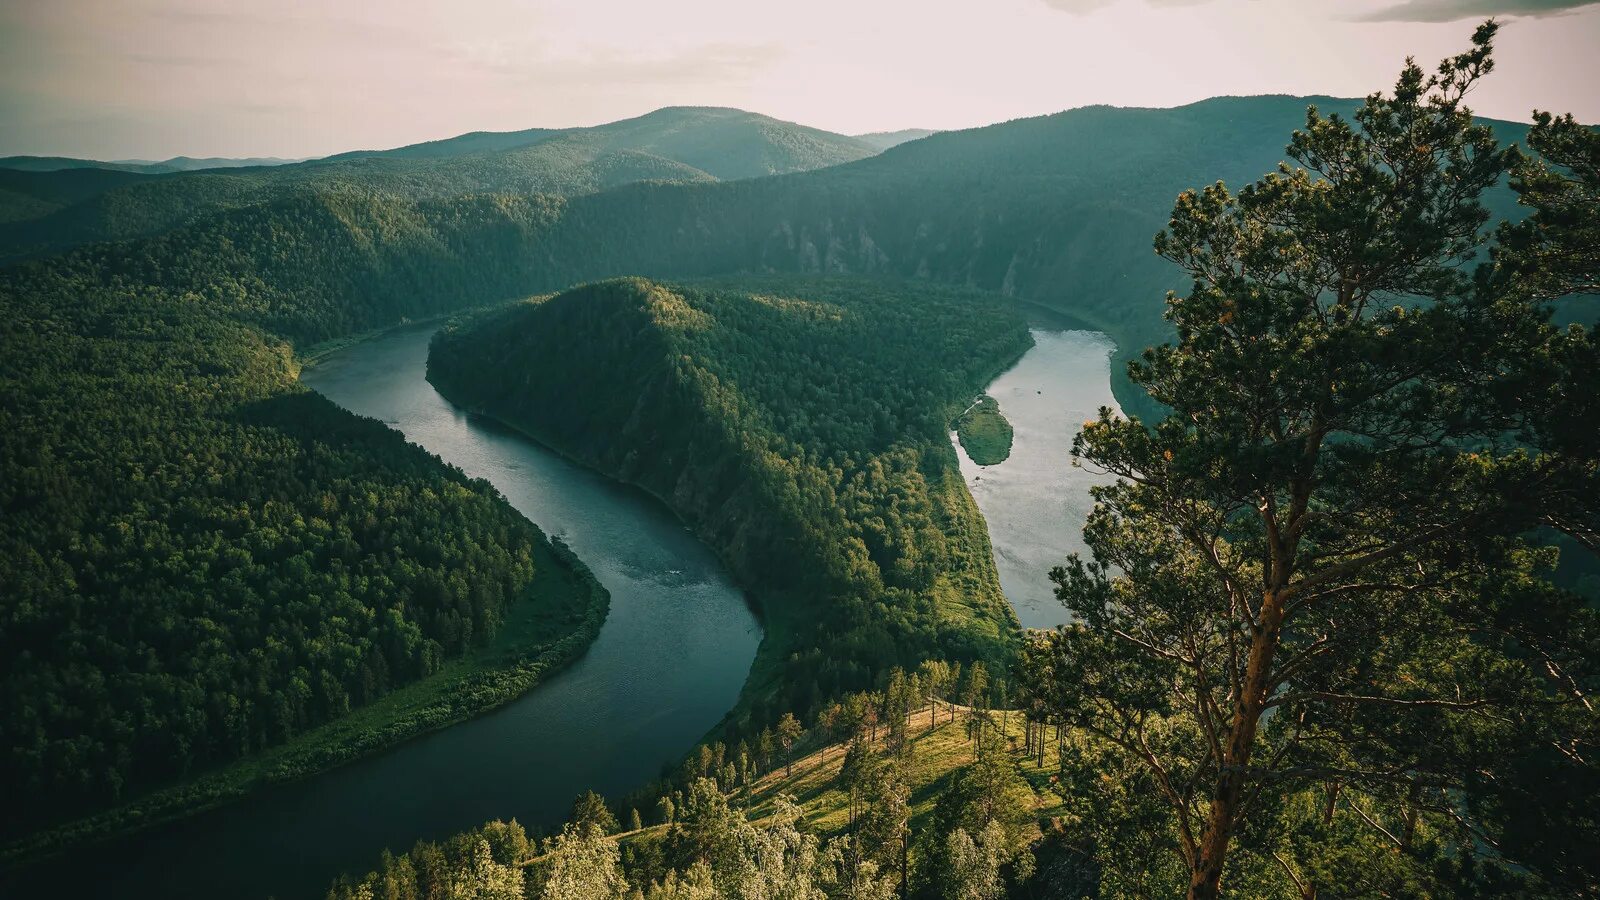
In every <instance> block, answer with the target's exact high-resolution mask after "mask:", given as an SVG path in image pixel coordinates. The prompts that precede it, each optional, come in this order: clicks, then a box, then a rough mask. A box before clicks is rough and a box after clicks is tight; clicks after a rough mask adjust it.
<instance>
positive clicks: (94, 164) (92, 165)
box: [0, 156, 300, 175]
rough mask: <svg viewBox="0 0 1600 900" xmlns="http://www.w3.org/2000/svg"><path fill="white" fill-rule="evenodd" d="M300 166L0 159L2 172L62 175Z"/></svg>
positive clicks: (213, 159)
mask: <svg viewBox="0 0 1600 900" xmlns="http://www.w3.org/2000/svg"><path fill="white" fill-rule="evenodd" d="M293 162H300V160H296V159H280V158H278V157H275V156H254V157H243V158H236V157H225V156H207V157H202V158H195V157H192V156H174V157H172V158H171V159H163V160H160V161H156V160H148V159H120V160H115V161H109V162H108V161H104V160H98V159H77V158H75V157H70V156H6V157H0V169H12V170H16V171H21V172H62V171H69V170H73V169H109V170H111V171H114V172H141V173H144V174H146V175H162V174H166V173H169V172H194V171H197V170H199V169H240V168H245V167H247V166H281V165H286V164H288V163H293Z"/></svg>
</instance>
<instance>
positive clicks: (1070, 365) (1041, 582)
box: [950, 327, 1117, 628]
mask: <svg viewBox="0 0 1600 900" xmlns="http://www.w3.org/2000/svg"><path fill="white" fill-rule="evenodd" d="M1032 332H1033V340H1034V346H1033V349H1032V350H1029V351H1028V352H1027V353H1026V354H1024V355H1023V357H1022V359H1020V360H1018V361H1017V364H1016V365H1015V366H1013V367H1012V368H1011V369H1010V370H1009V371H1007V372H1006V373H1005V374H1004V375H1001V376H1000V377H999V378H997V379H995V381H994V383H993V384H991V385H989V389H988V394H989V396H991V397H993V398H995V399H996V400H998V401H1000V412H1002V413H1004V414H1005V417H1006V418H1007V419H1008V420H1010V422H1011V427H1012V429H1013V430H1014V432H1015V434H1014V436H1013V438H1012V444H1011V456H1010V457H1008V458H1007V459H1006V461H1005V462H1003V463H1000V464H999V465H994V466H980V465H978V464H977V463H975V462H973V461H972V459H971V458H970V457H968V456H967V454H966V451H964V450H962V449H961V445H960V443H956V455H957V456H959V457H961V474H962V475H963V476H965V478H966V480H967V489H968V490H970V491H971V492H972V498H973V499H974V500H976V501H977V502H978V508H979V509H980V510H982V511H983V517H984V519H985V520H987V521H988V523H989V540H990V542H991V543H992V544H993V545H994V560H995V566H996V568H998V569H999V571H1000V587H1001V589H1002V590H1004V591H1005V594H1006V598H1007V599H1008V600H1010V601H1011V606H1012V607H1013V608H1014V609H1015V610H1016V611H1017V618H1018V619H1020V620H1021V621H1022V624H1023V626H1024V627H1027V628H1049V627H1052V626H1055V625H1060V624H1061V623H1063V622H1065V621H1066V620H1067V611H1066V609H1065V608H1064V607H1062V605H1061V603H1060V601H1058V600H1056V599H1055V593H1054V586H1053V585H1052V584H1051V583H1050V569H1051V568H1052V567H1054V566H1057V565H1060V564H1061V562H1062V561H1063V560H1065V559H1066V558H1067V555H1068V554H1070V553H1074V552H1081V553H1087V548H1085V547H1084V544H1083V523H1084V520H1085V519H1087V518H1088V516H1089V510H1090V509H1091V508H1092V507H1093V506H1094V501H1093V500H1091V499H1090V497H1089V488H1090V487H1091V486H1092V485H1095V484H1103V483H1106V482H1108V481H1110V480H1111V479H1110V478H1109V477H1108V476H1106V475H1103V474H1098V473H1095V472H1093V471H1091V470H1089V469H1084V468H1075V467H1074V466H1073V465H1072V439H1073V437H1074V436H1076V435H1077V433H1078V431H1079V430H1080V429H1081V428H1082V427H1083V423H1084V422H1085V421H1087V420H1089V419H1093V418H1095V417H1096V416H1097V415H1098V414H1099V410H1100V407H1102V406H1109V407H1111V408H1112V409H1117V401H1116V400H1115V399H1113V397H1112V396H1111V382H1110V379H1109V377H1108V375H1109V372H1110V370H1109V362H1110V355H1111V351H1112V349H1113V345H1112V343H1111V339H1110V338H1108V337H1106V336H1105V335H1103V334H1100V333H1099V332H1094V331H1061V330H1052V329H1046V328H1038V327H1036V328H1034V329H1032ZM950 438H951V440H952V441H954V440H955V434H954V433H952V434H951V436H950Z"/></svg>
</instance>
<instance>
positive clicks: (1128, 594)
mask: <svg viewBox="0 0 1600 900" xmlns="http://www.w3.org/2000/svg"><path fill="white" fill-rule="evenodd" d="M1052 5H1053V4H1052ZM1170 5H1171V4H1165V3H1155V2H1154V0H1151V2H1149V3H1143V2H1141V0H1126V2H1119V3H1115V4H1095V5H1094V6H1095V10H1090V11H1079V12H1074V13H1073V15H1078V14H1080V12H1081V14H1082V15H1085V16H1089V17H1091V18H1092V17H1104V16H1111V15H1116V14H1121V13H1124V12H1126V11H1127V10H1126V9H1124V7H1131V6H1138V7H1139V8H1141V9H1142V8H1143V7H1144V6H1149V7H1150V9H1149V10H1148V12H1149V14H1150V15H1152V16H1183V15H1188V14H1189V13H1187V12H1183V11H1182V10H1178V11H1174V10H1169V9H1167V8H1166V7H1168V6H1170ZM1101 7H1106V9H1105V10H1101ZM1113 7H1114V9H1113ZM1035 12H1036V13H1037V12H1042V11H1039V10H1036V11H1035ZM1057 12H1059V10H1058V11H1057ZM1221 14H1222V13H1221V12H1219V15H1221ZM1052 15H1054V13H1052ZM201 18H202V19H204V20H205V21H211V19H208V18H205V17H201ZM1100 20H1101V19H1100V18H1095V21H1100ZM196 21H199V20H198V19H197V20H196ZM1597 21H1600V20H1597ZM191 24H192V23H191ZM435 24H436V25H437V26H438V27H441V28H446V29H447V27H448V26H449V25H450V24H452V23H446V22H442V21H441V22H439V23H435ZM619 24H620V23H619ZM1350 27H1357V26H1355V25H1353V24H1352V25H1351V26H1350ZM1498 31H1499V24H1498V23H1497V22H1496V21H1493V20H1490V21H1486V22H1484V23H1482V24H1481V25H1479V27H1478V28H1477V29H1476V30H1475V31H1474V32H1473V34H1472V36H1471V42H1470V45H1468V46H1467V48H1466V50H1465V52H1463V53H1461V54H1459V55H1456V56H1452V57H1448V58H1446V59H1445V60H1444V61H1443V62H1441V63H1440V64H1439V65H1438V67H1437V68H1436V69H1431V70H1430V69H1424V68H1421V67H1419V66H1417V65H1416V64H1415V63H1413V62H1411V61H1410V60H1409V59H1408V60H1407V62H1406V63H1405V67H1404V68H1403V69H1402V70H1401V75H1400V77H1399V79H1398V80H1397V81H1395V82H1394V83H1393V85H1394V86H1393V92H1392V94H1391V93H1383V92H1379V93H1374V94H1371V95H1368V96H1367V97H1366V98H1365V99H1363V100H1355V99H1343V98H1337V97H1324V96H1309V97H1308V96H1289V95H1285V94H1271V93H1266V94H1260V95H1252V96H1213V97H1211V98H1210V99H1206V100H1201V101H1198V102H1193V103H1188V104H1187V105H1183V106H1175V107H1170V108H1144V107H1136V106H1106V105H1092V106H1079V107H1076V108H1073V109H1069V110H1066V111H1064V112H1060V113H1055V114H1051V115H1044V116H1033V117H1028V118H1019V119H1012V120H1009V121H1004V122H999V123H998V124H994V125H986V126H982V127H975V128H966V129H961V128H956V129H951V130H935V129H932V128H903V129H900V130H892V131H891V130H879V131H868V130H867V128H866V127H852V128H851V129H850V131H849V133H846V132H845V131H829V130H826V129H821V128H813V127H809V126H805V125H800V124H797V123H795V122H790V121H785V120H783V119H779V118H774V117H770V116H765V115H761V114H758V113H752V112H746V111H744V110H741V109H735V108H731V107H725V106H680V105H674V106H666V107H662V108H658V109H656V110H655V111H654V112H648V113H645V114H643V115H637V114H635V113H636V112H637V111H638V110H639V109H649V108H650V106H638V105H632V106H629V107H628V109H627V112H626V114H627V115H628V116H629V117H628V118H621V119H617V120H615V121H609V122H606V121H603V120H602V119H601V118H600V117H599V116H598V115H595V114H592V113H591V112H590V111H589V110H587V109H584V110H583V111H582V112H581V114H580V115H574V116H573V118H570V119H567V121H582V122H601V124H588V125H583V126H581V127H560V126H559V124H558V123H559V120H556V121H557V124H551V123H546V124H547V125H550V127H544V126H540V127H521V125H520V124H519V123H525V122H526V120H524V119H519V118H509V119H508V118H505V117H499V118H494V119H490V120H489V121H491V122H494V123H497V125H498V126H499V127H503V128H510V129H513V130H496V131H470V132H466V133H461V134H457V135H455V136H454V137H442V138H440V139H436V140H420V142H419V139H420V138H425V137H428V136H429V135H428V132H427V131H426V130H424V129H421V128H416V129H411V128H404V129H396V130H392V131H386V132H378V131H373V132H369V133H374V134H376V133H388V134H392V135H403V136H404V137H403V138H402V139H403V140H406V141H410V143H405V144H403V145H401V146H394V147H389V148H388V149H382V148H381V145H379V147H380V148H379V149H349V150H345V151H344V152H335V153H333V154H332V155H328V156H322V157H319V158H314V159H300V160H287V159H279V158H277V157H268V156H258V155H254V154H253V153H250V154H247V153H246V152H239V153H238V155H237V156H236V157H228V156H204V157H203V158H190V157H185V156H172V155H171V151H167V152H165V153H160V154H157V153H150V154H149V155H150V156H151V157H152V158H162V157H166V158H165V161H164V162H145V161H139V160H125V161H123V162H120V163H97V162H95V161H93V160H86V159H82V158H79V157H78V156H76V155H61V156H27V157H20V156H12V157H5V158H0V321H3V322H4V323H5V324H4V327H3V328H0V435H3V439H0V795H3V796H4V797H5V798H6V808H7V815H6V816H5V817H4V820H3V822H0V894H4V895H6V896H7V897H11V896H17V897H33V896H60V897H78V896H82V897H101V896H119V897H123V896H126V897H133V898H142V897H150V898H155V897H162V898H168V897H176V898H184V897H196V898H199V897H211V896H230V897H234V896H236V897H247V898H248V897H267V896H271V897H310V896H317V895H319V894H322V893H324V892H327V893H328V896H329V897H330V898H332V900H378V898H380V897H381V898H383V900H420V898H423V897H427V898H429V900H446V898H449V900H770V898H772V897H793V898H796V900H892V898H900V900H1040V898H1050V900H1056V898H1066V897H1078V896H1095V897H1112V896H1124V895H1129V896H1175V895H1185V894H1186V895H1187V896H1188V898H1189V900H1218V898H1220V897H1222V896H1224V895H1230V896H1231V895H1239V896H1273V897H1276V896H1297V897H1315V896H1372V895H1381V896H1395V897H1432V896H1489V895H1494V896H1568V895H1571V896H1588V895H1591V894H1597V893H1600V869H1597V868H1596V866H1595V864H1594V860H1593V858H1592V854H1591V853H1590V852H1588V851H1589V850H1590V849H1591V848H1592V846H1593V845H1594V843H1595V842H1596V841H1597V840H1600V824H1597V821H1596V819H1595V816H1594V809H1596V808H1597V807H1596V805H1595V804H1594V803H1593V799H1594V797H1596V796H1600V769H1597V768H1596V767H1595V766H1594V765H1593V763H1592V756H1593V753H1594V747H1595V746H1596V745H1597V742H1600V716H1597V714H1596V710H1595V708H1594V707H1593V705H1592V704H1591V703H1590V702H1589V700H1588V699H1587V698H1589V697H1591V696H1593V693H1594V691H1596V690H1600V665H1597V663H1596V661H1597V660H1600V596H1597V595H1596V594H1595V585H1596V581H1595V576H1594V572H1595V571H1596V570H1597V569H1600V564H1597V563H1596V562H1595V560H1596V559H1597V556H1596V553H1597V552H1600V542H1597V540H1596V535H1597V534H1600V505H1597V503H1596V498H1600V464H1597V460H1600V444H1597V442H1596V435H1600V404H1597V402H1596V398H1597V397H1600V343H1597V342H1596V340H1595V337H1594V332H1593V329H1592V327H1586V324H1585V323H1587V321H1588V320H1589V319H1590V318H1592V316H1591V315H1590V314H1591V313H1592V309H1591V308H1590V307H1592V301H1593V299H1594V297H1595V296H1600V274H1597V272H1600V268H1597V264H1596V256H1595V253H1594V248H1595V247H1596V246H1600V215H1596V213H1595V211H1596V210H1600V205H1597V204H1596V202H1595V201H1596V199H1597V198H1600V185H1597V183H1596V182H1597V181H1600V176H1597V174H1596V173H1597V172H1600V130H1596V129H1595V128H1591V127H1589V126H1586V125H1583V124H1580V123H1579V122H1577V121H1576V120H1574V119H1573V118H1571V117H1565V118H1563V117H1560V116H1552V115H1549V114H1544V113H1536V114H1535V115H1534V116H1533V118H1532V120H1531V123H1529V124H1519V123H1512V122H1505V121H1499V120H1495V119H1487V118H1482V117H1479V116H1475V115H1474V114H1473V112H1472V111H1471V110H1469V109H1468V108H1467V107H1466V106H1465V105H1464V100H1465V98H1466V96H1467V94H1468V93H1469V92H1470V91H1471V90H1472V89H1473V88H1474V87H1475V86H1476V85H1477V84H1478V83H1479V82H1480V81H1481V80H1482V79H1484V78H1485V77H1487V76H1488V75H1489V74H1490V72H1491V71H1492V70H1493V69H1494V65H1493V63H1494V42H1495V40H1496V35H1497V34H1498ZM385 34H387V32H385ZM371 38H372V40H374V41H382V40H384V39H386V38H385V36H384V35H380V34H377V33H374V34H373V35H371ZM663 46H665V45H663ZM451 52H452V53H457V52H460V53H465V54H466V55H469V56H473V57H474V58H477V57H478V56H479V55H480V54H486V55H484V56H483V57H482V58H481V59H479V60H478V63H474V65H478V64H479V63H484V65H483V67H482V73H491V72H495V71H503V70H502V69H501V68H500V67H501V65H502V63H503V62H504V59H505V58H507V54H510V55H511V56H516V55H518V54H522V53H531V52H534V50H533V49H531V48H529V47H518V48H513V49H510V50H508V49H507V48H505V47H499V45H496V46H495V47H488V46H487V45H485V46H482V47H476V48H470V49H467V50H463V49H462V48H455V49H454V50H452V51H451ZM588 52H589V51H588V50H583V49H581V48H580V49H578V50H575V51H574V53H577V54H578V56H574V57H573V58H572V59H569V60H568V62H569V63H572V64H573V65H576V66H577V67H578V68H579V69H581V70H583V71H585V72H589V73H591V75H592V76H593V77H599V76H598V75H595V74H594V73H600V72H602V71H604V72H611V71H612V70H618V71H624V72H631V73H633V74H632V75H627V76H625V77H630V78H636V79H639V81H640V82H641V84H642V83H645V82H649V83H652V84H654V83H655V81H656V79H657V76H659V78H660V79H662V85H668V86H670V85H671V84H673V83H674V82H673V80H672V79H673V77H674V76H673V75H672V73H673V72H674V71H679V72H684V73H686V72H689V71H690V69H692V68H693V67H689V68H683V69H679V68H678V67H677V64H676V63H674V62H673V61H672V60H671V59H669V58H667V57H661V58H657V57H655V56H652V55H651V54H649V53H647V54H644V55H643V56H642V57H641V58H640V59H638V60H633V59H631V58H630V59H629V60H627V61H622V60H620V59H618V60H611V57H610V56H608V55H606V53H604V52H600V51H596V55H594V58H593V59H590V60H588V62H584V61H583V60H582V59H580V58H579V57H580V56H581V55H582V54H583V53H588ZM697 52H704V53H706V54H708V59H709V61H710V64H711V67H710V68H709V69H704V70H700V71H712V70H715V71H719V72H724V73H738V72H745V75H748V76H749V77H757V76H755V75H753V74H751V73H754V72H756V71H757V69H758V68H760V67H759V66H756V65H755V60H754V57H763V56H764V55H765V54H764V51H762V52H756V51H752V52H753V53H754V57H752V58H751V59H749V60H747V59H746V54H745V53H744V51H741V50H739V49H738V48H737V47H721V46H720V45H717V46H712V45H707V47H704V48H702V49H701V51H697ZM852 58H855V57H852ZM1510 58H1512V59H1517V57H1515V56H1513V57H1510ZM491 59H498V60H501V62H495V63H493V64H488V61H489V60H491ZM765 62H770V63H773V64H774V65H776V64H777V62H776V61H775V60H766V61H765ZM601 63H604V64H603V65H602V64H601ZM442 64H444V65H449V63H442ZM747 65H748V66H749V67H750V68H749V69H748V71H746V70H745V69H744V68H742V67H745V66H747ZM772 71H774V72H776V71H780V69H773V70H772ZM642 73H653V74H649V75H648V77H646V75H645V74H642ZM485 77H490V76H489V75H488V74H485ZM685 77H690V76H687V75H685ZM728 77H730V78H735V77H744V76H738V75H734V74H728ZM760 77H766V76H760ZM657 86H658V87H659V86H661V85H657ZM888 86H889V85H885V87H888ZM0 93H6V92H5V90H3V89H0ZM462 96H463V100H464V102H465V100H466V98H467V97H468V96H474V95H469V94H466V93H464V94H463V95H462ZM1195 96H1203V95H1200V94H1196V95H1195ZM535 99H539V100H541V101H542V99H543V98H538V97H536V98H535ZM945 99H946V100H948V101H950V102H952V103H959V102H964V101H963V100H962V98H961V97H958V96H955V95H950V96H948V97H946V98H945ZM673 102H676V101H673ZM602 106H603V105H602ZM572 108H573V109H577V107H572ZM596 108H597V109H598V108H601V107H596ZM605 108H612V107H605ZM423 112H426V111H425V110H418V113H419V114H421V113H423ZM897 115H899V116H903V118H896V117H894V116H889V115H887V114H885V115H884V116H882V117H880V118H877V119H874V121H877V122H878V123H879V124H878V127H879V128H887V127H891V126H899V125H906V124H912V125H930V126H931V125H942V124H945V123H946V121H947V120H946V119H943V118H937V119H928V120H921V119H919V118H916V117H913V116H910V115H909V111H907V110H901V111H898V113H897ZM996 118H998V117H996ZM980 121H995V119H994V118H986V119H981V120H980ZM838 122H842V123H844V124H850V122H849V121H848V120H846V119H842V118H841V119H840V120H838ZM838 122H836V124H838ZM855 124H856V125H857V126H866V125H867V124H868V123H867V122H866V121H860V122H856V123H855ZM41 127H50V126H49V125H48V123H42V124H41ZM466 127H471V126H466ZM856 131H862V132H865V133H861V134H855V133H854V132H856ZM445 133H446V134H448V133H449V132H445ZM29 140H30V141H31V140H32V138H31V137H30V139H29ZM395 142H396V143H399V140H396V141H395ZM364 144H366V142H365V141H363V142H361V143H355V142H351V144H348V145H346V146H352V145H353V146H356V147H360V146H362V145H364ZM29 146H31V144H30V145H29ZM96 146H102V147H104V146H110V144H109V143H105V144H97V145H96ZM18 149H22V148H21V147H20V146H19V148H18ZM56 149H61V150H65V149H68V148H56ZM218 149H221V148H218ZM326 149H327V148H326V147H324V148H323V152H325V151H326ZM276 150H277V147H276V146H274V145H269V146H262V147H259V148H257V149H256V151H255V152H257V153H267V152H274V151H276ZM8 152H13V151H8ZM76 152H78V153H85V154H87V153H93V152H95V151H94V149H93V147H92V146H90V145H88V144H87V143H85V144H84V145H82V146H79V147H78V148H77V151H76ZM132 155H134V154H133V153H131V152H130V153H123V154H118V156H119V157H120V156H132ZM286 155H287V154H286ZM1152 250H1153V251H1154V252H1152ZM363 873H367V874H363Z"/></svg>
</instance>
